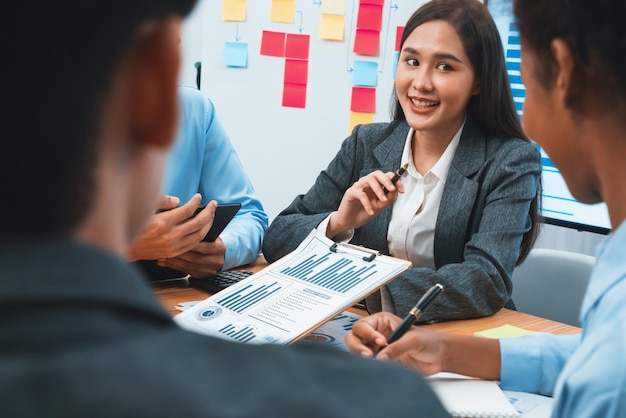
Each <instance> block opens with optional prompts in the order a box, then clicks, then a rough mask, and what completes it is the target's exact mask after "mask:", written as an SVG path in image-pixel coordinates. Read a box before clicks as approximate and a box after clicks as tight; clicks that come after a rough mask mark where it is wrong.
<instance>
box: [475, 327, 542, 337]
mask: <svg viewBox="0 0 626 418" xmlns="http://www.w3.org/2000/svg"><path fill="white" fill-rule="evenodd" d="M536 333H537V332H535V331H530V330H527V329H524V328H520V327H516V326H514V325H510V324H506V325H502V326H501V327H497V328H490V329H486V330H484V331H476V332H475V333H474V336H475V337H485V338H507V337H519V336H520V335H530V334H536Z"/></svg>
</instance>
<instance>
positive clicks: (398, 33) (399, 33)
mask: <svg viewBox="0 0 626 418" xmlns="http://www.w3.org/2000/svg"><path fill="white" fill-rule="evenodd" d="M402 32H404V26H398V27H396V49H395V50H396V51H400V42H402Z"/></svg>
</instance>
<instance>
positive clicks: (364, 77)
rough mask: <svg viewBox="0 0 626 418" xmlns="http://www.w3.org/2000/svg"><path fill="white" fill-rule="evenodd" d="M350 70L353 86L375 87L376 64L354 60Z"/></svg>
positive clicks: (376, 80)
mask: <svg viewBox="0 0 626 418" xmlns="http://www.w3.org/2000/svg"><path fill="white" fill-rule="evenodd" d="M352 68H353V70H352V85H353V86H361V87H376V84H377V82H378V63H376V62H373V61H358V60H355V61H354V65H353V66H352Z"/></svg>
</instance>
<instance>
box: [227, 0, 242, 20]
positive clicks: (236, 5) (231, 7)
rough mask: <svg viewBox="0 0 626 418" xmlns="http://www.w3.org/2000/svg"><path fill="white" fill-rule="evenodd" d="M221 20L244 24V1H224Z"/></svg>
mask: <svg viewBox="0 0 626 418" xmlns="http://www.w3.org/2000/svg"><path fill="white" fill-rule="evenodd" d="M222 20H225V21H228V22H245V21H246V0H224V2H223V3H222Z"/></svg>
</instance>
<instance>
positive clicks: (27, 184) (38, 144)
mask: <svg viewBox="0 0 626 418" xmlns="http://www.w3.org/2000/svg"><path fill="white" fill-rule="evenodd" d="M194 4H195V0H130V1H129V0H82V1H65V0H60V1H54V2H50V1H41V0H36V1H34V2H32V1H14V2H11V3H10V4H8V5H7V4H3V6H2V24H1V27H2V29H1V30H2V35H3V36H2V38H3V39H4V40H5V41H4V43H5V44H6V45H3V46H4V47H3V62H4V63H5V64H4V68H5V72H4V73H5V74H6V76H5V79H4V83H5V87H4V88H3V94H2V100H3V101H4V102H5V103H4V106H3V108H4V109H5V111H4V116H3V120H2V128H3V130H4V132H3V139H2V149H1V150H0V179H2V189H1V190H2V191H1V193H2V195H3V199H2V200H3V201H2V204H0V222H2V225H0V238H13V237H23V238H27V237H46V236H62V235H67V234H68V233H70V232H71V231H72V230H73V229H74V228H75V227H76V226H77V225H78V223H79V222H80V221H81V220H82V219H83V218H84V217H85V215H86V213H87V211H88V210H89V208H90V204H91V202H92V198H93V195H94V187H96V186H95V181H94V172H95V163H96V161H97V159H96V155H95V154H96V150H97V139H98V138H97V132H98V130H99V123H100V112H101V110H102V109H101V106H102V104H103V102H104V99H106V93H107V91H108V89H109V88H110V83H111V81H112V76H113V73H114V71H115V69H116V67H117V65H118V64H119V63H120V61H121V58H122V56H123V54H124V51H125V50H126V49H127V48H128V47H129V45H130V43H131V42H132V39H133V37H134V36H135V34H136V33H137V31H138V30H139V29H140V28H141V27H142V26H143V25H149V24H150V22H155V21H159V20H160V19H163V18H164V17H167V16H170V15H178V16H186V15H187V14H188V13H189V12H190V11H191V9H192V8H193V6H194ZM7 109H8V110H7Z"/></svg>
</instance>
